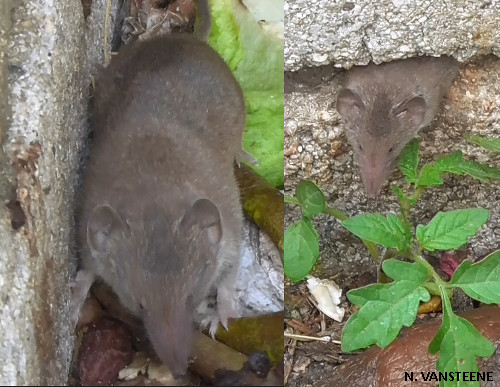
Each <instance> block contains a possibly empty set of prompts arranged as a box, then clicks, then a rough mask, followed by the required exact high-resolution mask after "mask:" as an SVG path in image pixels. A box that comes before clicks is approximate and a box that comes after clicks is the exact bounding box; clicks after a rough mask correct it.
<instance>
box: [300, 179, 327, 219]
mask: <svg viewBox="0 0 500 387" xmlns="http://www.w3.org/2000/svg"><path fill="white" fill-rule="evenodd" d="M296 196H297V200H298V201H299V202H300V204H301V206H302V214H303V215H304V216H305V217H307V218H312V217H313V216H315V215H318V214H321V213H322V212H323V211H324V210H325V206H326V199H325V195H323V192H321V190H320V189H319V188H318V187H317V186H316V185H315V184H314V183H313V182H312V181H306V180H303V181H301V182H300V183H299V186H298V187H297V192H296Z"/></svg>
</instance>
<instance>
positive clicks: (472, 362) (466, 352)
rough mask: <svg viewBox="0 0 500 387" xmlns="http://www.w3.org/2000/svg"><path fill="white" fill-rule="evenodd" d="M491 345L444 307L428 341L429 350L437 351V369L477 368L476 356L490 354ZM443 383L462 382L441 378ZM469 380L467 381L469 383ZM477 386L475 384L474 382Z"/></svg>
mask: <svg viewBox="0 0 500 387" xmlns="http://www.w3.org/2000/svg"><path fill="white" fill-rule="evenodd" d="M494 350H495V348H494V347H493V345H492V344H491V343H490V342H489V341H488V340H487V339H486V338H484V337H483V336H482V335H481V334H480V333H479V332H478V331H477V329H476V328H475V327H474V325H472V324H471V323H470V322H468V321H467V320H465V319H463V318H460V317H458V316H456V315H454V314H453V312H452V311H451V308H444V311H443V323H442V326H441V328H440V329H439V331H438V333H437V334H436V336H435V337H434V339H433V340H432V341H431V343H430V344H429V352H430V353H431V354H436V353H438V352H440V356H439V360H438V362H437V365H436V368H437V370H438V371H439V372H448V373H449V372H479V369H478V366H477V363H476V357H488V356H491V355H492V354H493V352H494ZM442 385H443V386H457V385H460V386H462V385H463V386H465V385H466V384H462V383H457V382H456V381H446V382H443V384H442ZM470 385H473V384H467V386H470ZM475 385H477V386H479V384H475Z"/></svg>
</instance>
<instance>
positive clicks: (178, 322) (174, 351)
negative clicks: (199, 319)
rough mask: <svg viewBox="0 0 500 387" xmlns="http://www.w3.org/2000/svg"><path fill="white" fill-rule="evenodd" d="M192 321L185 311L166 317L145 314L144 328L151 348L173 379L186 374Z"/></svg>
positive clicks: (191, 340) (191, 336)
mask: <svg viewBox="0 0 500 387" xmlns="http://www.w3.org/2000/svg"><path fill="white" fill-rule="evenodd" d="M192 324H193V319H192V316H191V315H190V314H189V313H188V312H186V311H185V310H184V311H183V310H179V309H177V310H175V311H174V312H173V313H171V314H169V315H168V316H163V315H162V314H160V315H155V314H146V315H145V316H144V326H145V328H146V330H147V332H148V336H149V339H150V341H151V344H153V348H154V350H155V352H156V354H157V355H158V357H159V358H160V360H161V361H162V362H164V363H165V364H166V365H167V367H168V368H169V369H170V371H171V372H172V374H173V376H174V377H175V378H179V377H180V376H182V375H185V374H186V371H187V367H188V361H189V355H190V354H191V349H192V344H193V335H194V332H193V326H192Z"/></svg>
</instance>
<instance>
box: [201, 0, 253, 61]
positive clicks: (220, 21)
mask: <svg viewBox="0 0 500 387" xmlns="http://www.w3.org/2000/svg"><path fill="white" fill-rule="evenodd" d="M210 15H211V17H212V23H211V31H210V36H209V37H208V43H209V44H210V46H212V48H213V49H214V50H215V51H217V52H218V53H219V55H220V56H221V57H222V58H223V59H224V61H225V62H226V64H227V65H228V66H229V68H230V69H231V70H233V71H234V70H235V69H236V68H237V67H238V65H239V64H240V62H241V60H242V59H243V56H244V55H245V53H244V50H243V45H242V43H241V39H240V27H239V25H238V22H237V21H236V18H235V16H234V10H233V6H232V4H231V0H219V1H213V0H212V1H210Z"/></svg>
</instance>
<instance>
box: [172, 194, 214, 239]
mask: <svg viewBox="0 0 500 387" xmlns="http://www.w3.org/2000/svg"><path fill="white" fill-rule="evenodd" d="M193 226H198V227H199V228H200V229H201V230H202V232H204V233H205V235H206V236H207V240H208V241H209V242H210V243H212V244H214V245H215V244H217V243H219V242H220V240H221V239H222V223H221V218H220V212H219V209H218V208H217V206H216V205H215V204H214V203H212V202H211V201H210V200H208V199H198V200H197V201H196V202H194V204H193V205H192V206H191V208H189V209H188V210H187V211H186V213H185V214H184V217H183V218H182V221H181V224H180V227H181V230H183V231H184V232H189V229H191V228H192V227H193Z"/></svg>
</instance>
